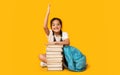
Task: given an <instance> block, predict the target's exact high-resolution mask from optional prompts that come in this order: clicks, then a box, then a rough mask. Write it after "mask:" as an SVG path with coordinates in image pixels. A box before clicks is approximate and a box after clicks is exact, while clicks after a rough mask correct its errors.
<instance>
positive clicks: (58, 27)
mask: <svg viewBox="0 0 120 75" xmlns="http://www.w3.org/2000/svg"><path fill="white" fill-rule="evenodd" d="M52 30H53V31H54V32H56V33H57V32H60V30H61V24H60V22H59V21H58V20H54V21H53V22H52Z"/></svg>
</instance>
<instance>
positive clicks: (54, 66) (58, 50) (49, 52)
mask: <svg viewBox="0 0 120 75" xmlns="http://www.w3.org/2000/svg"><path fill="white" fill-rule="evenodd" d="M62 47H63V45H48V46H47V49H46V58H47V67H48V70H63V54H62V52H63V50H62Z"/></svg>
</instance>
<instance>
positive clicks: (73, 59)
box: [39, 5, 86, 71]
mask: <svg viewBox="0 0 120 75" xmlns="http://www.w3.org/2000/svg"><path fill="white" fill-rule="evenodd" d="M49 14H50V5H48V10H47V13H46V17H45V20H44V31H45V33H46V35H47V36H48V44H59V45H64V47H63V53H64V56H65V61H67V64H66V65H67V67H68V69H69V70H71V71H82V70H83V68H85V65H86V64H85V63H86V60H85V56H84V55H83V54H82V53H81V52H80V51H79V50H77V49H76V48H74V47H72V46H69V45H70V40H69V38H68V34H67V33H66V32H62V21H61V19H59V18H53V19H52V20H51V21H50V27H51V30H49V29H48V17H49ZM39 59H40V60H41V61H42V62H41V66H42V67H44V66H47V64H46V63H47V60H46V54H40V56H39ZM68 62H69V63H68ZM79 62H80V63H79Z"/></svg>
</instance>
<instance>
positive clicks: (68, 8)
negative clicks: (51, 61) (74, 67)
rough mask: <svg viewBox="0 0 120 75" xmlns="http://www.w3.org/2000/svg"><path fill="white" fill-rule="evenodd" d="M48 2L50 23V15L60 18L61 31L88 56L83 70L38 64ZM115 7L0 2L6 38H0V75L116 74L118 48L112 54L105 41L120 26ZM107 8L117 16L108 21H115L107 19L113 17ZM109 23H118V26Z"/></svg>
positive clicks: (90, 1) (87, 0)
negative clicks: (42, 66) (57, 69)
mask: <svg viewBox="0 0 120 75" xmlns="http://www.w3.org/2000/svg"><path fill="white" fill-rule="evenodd" d="M48 3H50V4H51V11H50V17H49V22H50V19H52V18H53V17H59V18H61V19H62V21H63V31H66V32H68V34H69V37H70V42H71V45H72V46H75V47H76V48H78V49H80V50H81V51H82V52H83V53H84V54H85V55H86V57H87V63H88V68H87V70H86V71H84V72H71V71H68V70H66V69H65V70H64V71H60V72H58V71H55V72H54V71H47V69H46V68H41V67H40V66H39V63H40V61H39V59H38V55H39V54H40V53H45V45H44V44H45V43H46V42H47V38H46V35H45V33H44V31H43V22H44V17H45V14H46V11H47V6H48ZM115 3H116V4H115ZM108 5H109V6H108ZM113 6H114V7H113ZM118 6H119V3H118V2H111V1H104V0H100V1H98V0H14V1H13V0H10V1H9V0H8V1H1V18H2V19H1V30H3V31H1V33H2V36H5V37H1V38H2V39H1V42H2V45H1V48H2V49H1V51H2V52H1V57H0V58H1V65H0V67H1V74H0V75H40V74H45V75H50V74H51V75H53V74H56V75H61V74H64V75H68V74H69V75H70V74H71V75H72V74H76V75H78V74H80V75H98V74H99V75H101V74H106V75H110V74H111V75H114V74H115V75H116V74H118V70H119V67H118V68H117V66H118V64H119V62H118V61H117V60H118V59H117V58H116V57H118V55H119V51H118V52H115V53H117V54H115V53H113V51H114V50H113V51H111V50H110V49H108V47H110V48H112V45H108V43H111V42H114V41H111V39H110V38H109V37H112V36H109V37H108V35H111V34H114V32H112V30H113V29H114V30H113V31H115V30H116V32H117V30H118V29H119V28H118V27H117V26H118V25H120V24H119V23H116V22H117V21H119V15H116V14H119V8H118V9H117V8H116V7H118ZM109 7H110V8H109ZM115 8H116V9H115ZM111 9H112V10H114V11H115V12H116V13H114V14H113V13H111V12H113V11H112V10H111ZM109 10H111V11H110V13H111V14H113V15H115V16H117V18H118V19H117V20H114V19H113V20H111V21H114V22H115V23H114V22H112V23H110V22H111V21H109V20H108V19H109V18H111V17H113V18H115V16H113V15H111V17H110V16H109V15H110V14H109V12H107V11H109ZM108 23H109V24H115V25H117V26H116V28H117V29H115V27H113V26H114V25H109V24H108ZM3 28H4V29H3ZM109 28H111V29H109ZM108 32H110V33H109V34H108ZM6 34H7V35H6ZM116 34H117V33H116ZM118 34H119V33H118ZM118 34H117V35H118ZM117 38H118V36H117ZM117 38H116V39H117ZM4 39H5V40H4ZM116 39H114V40H116ZM108 41H109V42H108ZM110 41H111V42H110ZM117 41H118V40H117ZM7 42H9V43H7ZM115 48H116V47H115ZM115 48H113V49H115ZM117 50H119V49H117ZM108 55H109V56H108ZM114 59H115V60H114ZM108 60H109V62H108ZM116 61H117V63H116Z"/></svg>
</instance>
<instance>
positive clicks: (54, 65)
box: [47, 64, 62, 68]
mask: <svg viewBox="0 0 120 75" xmlns="http://www.w3.org/2000/svg"><path fill="white" fill-rule="evenodd" d="M47 67H48V68H50V67H53V68H55V67H59V68H60V67H61V68H62V65H60V64H59V65H58V64H57V65H56V64H53V65H47Z"/></svg>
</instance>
